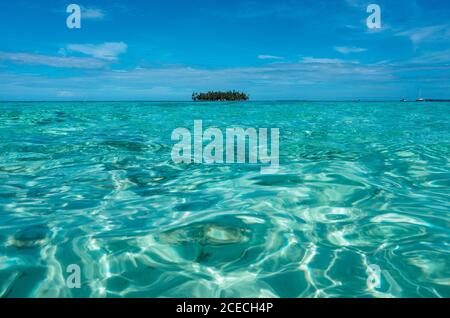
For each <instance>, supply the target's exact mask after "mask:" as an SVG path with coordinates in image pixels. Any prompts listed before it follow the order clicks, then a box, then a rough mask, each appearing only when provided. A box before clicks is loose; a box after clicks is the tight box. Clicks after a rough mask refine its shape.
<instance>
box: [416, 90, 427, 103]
mask: <svg viewBox="0 0 450 318" xmlns="http://www.w3.org/2000/svg"><path fill="white" fill-rule="evenodd" d="M424 101H425V98H422V89H419V97H418V98H417V99H416V102H424Z"/></svg>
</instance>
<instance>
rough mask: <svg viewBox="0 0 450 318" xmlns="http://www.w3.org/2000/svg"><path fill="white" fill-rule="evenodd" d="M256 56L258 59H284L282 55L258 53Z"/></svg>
mask: <svg viewBox="0 0 450 318" xmlns="http://www.w3.org/2000/svg"><path fill="white" fill-rule="evenodd" d="M258 58H259V59H260V60H282V59H284V57H282V56H276V55H265V54H261V55H258Z"/></svg>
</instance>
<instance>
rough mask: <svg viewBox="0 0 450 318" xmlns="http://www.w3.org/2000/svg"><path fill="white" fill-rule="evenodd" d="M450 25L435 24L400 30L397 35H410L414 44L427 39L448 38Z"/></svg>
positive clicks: (449, 36)
mask: <svg viewBox="0 0 450 318" xmlns="http://www.w3.org/2000/svg"><path fill="white" fill-rule="evenodd" d="M449 27H450V26H449V25H445V24H444V25H433V26H427V27H420V28H414V29H411V30H407V31H402V32H398V33H396V34H395V35H396V36H406V37H408V38H409V39H410V40H411V42H412V43H413V44H414V45H419V44H421V43H422V42H425V41H435V40H447V39H449V38H450V34H449V32H448V30H449Z"/></svg>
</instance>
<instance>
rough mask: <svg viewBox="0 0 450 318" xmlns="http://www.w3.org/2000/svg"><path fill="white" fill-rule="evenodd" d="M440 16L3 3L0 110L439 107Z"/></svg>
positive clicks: (280, 2) (443, 35)
mask: <svg viewBox="0 0 450 318" xmlns="http://www.w3.org/2000/svg"><path fill="white" fill-rule="evenodd" d="M70 3H76V4H79V5H80V6H81V7H82V22H81V23H82V27H81V29H69V28H67V26H66V18H67V17H68V15H69V14H68V13H66V7H67V5H69V4H70ZM370 3H376V4H379V5H380V7H381V14H382V16H381V18H382V28H381V29H379V30H371V29H369V28H368V27H367V25H366V19H367V17H368V16H369V15H370V14H369V13H367V12H366V8H367V6H368V4H370ZM449 16H450V1H448V0H395V1H394V0H387V1H386V0H383V1H382V0H372V1H364V0H277V1H275V0H271V1H266V0H259V1H256V0H251V1H250V0H226V1H225V0H220V1H219V0H164V1H162V0H159V1H152V0H150V1H144V0H142V1H138V0H134V1H133V0H128V1H124V0H108V1H98V0H97V1H94V0H83V1H78V2H77V0H73V1H72V2H68V1H59V0H40V1H32V0H28V1H25V0H14V1H12V0H8V1H7V0H5V1H1V2H0V39H1V41H0V100H188V99H189V98H190V95H191V93H192V92H193V91H205V90H213V89H220V90H226V89H239V90H244V91H246V92H248V93H249V94H250V95H251V97H252V99H254V100H268V99H307V100H348V99H363V100H369V99H370V100H397V99H400V98H409V99H415V98H416V97H417V95H418V91H419V90H421V91H422V95H423V97H425V98H450V93H449V92H450V19H449Z"/></svg>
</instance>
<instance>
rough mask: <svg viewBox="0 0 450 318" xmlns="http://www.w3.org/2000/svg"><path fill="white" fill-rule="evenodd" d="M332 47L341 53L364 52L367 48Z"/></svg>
mask: <svg viewBox="0 0 450 318" xmlns="http://www.w3.org/2000/svg"><path fill="white" fill-rule="evenodd" d="M334 49H335V50H336V51H337V52H339V53H342V54H350V53H360V52H365V51H367V49H364V48H361V47H348V46H335V47H334Z"/></svg>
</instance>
